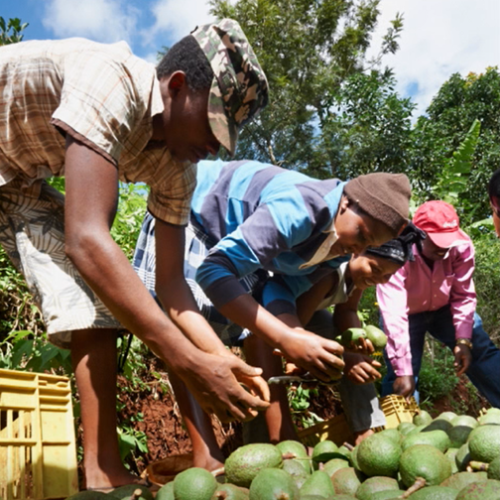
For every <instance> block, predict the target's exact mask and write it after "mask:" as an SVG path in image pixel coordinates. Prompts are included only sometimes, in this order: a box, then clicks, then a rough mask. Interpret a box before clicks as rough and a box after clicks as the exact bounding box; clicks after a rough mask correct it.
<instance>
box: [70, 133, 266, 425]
mask: <svg viewBox="0 0 500 500" xmlns="http://www.w3.org/2000/svg"><path fill="white" fill-rule="evenodd" d="M65 175H66V204H65V232H66V236H65V237H66V242H65V244H66V253H67V255H68V257H69V258H70V259H71V260H72V262H73V263H74V265H75V267H76V268H77V269H78V271H79V272H80V273H81V275H82V277H83V278H84V279H85V281H86V282H87V283H88V284H89V285H90V287H91V288H92V290H94V292H95V293H96V294H97V295H98V296H99V298H100V299H101V300H102V301H103V303H104V304H105V305H106V306H107V307H108V309H109V310H110V311H111V313H112V314H113V315H114V316H115V317H116V318H117V319H118V320H119V321H120V323H121V324H122V325H123V326H124V327H125V328H127V329H128V330H130V331H131V332H132V333H134V334H135V335H137V337H139V338H140V339H141V340H143V341H144V342H145V343H146V344H147V345H148V346H149V347H150V348H151V349H152V350H153V352H155V353H156V354H157V355H158V356H159V357H160V358H162V359H163V360H164V361H165V362H166V363H167V365H168V366H169V367H170V368H171V369H172V370H174V371H175V372H176V373H177V374H178V375H179V376H180V377H181V378H182V379H183V380H184V382H185V383H186V384H187V386H188V387H189V389H190V390H191V391H192V392H193V394H194V395H195V397H196V398H197V399H198V401H199V402H200V404H201V406H202V407H203V408H204V409H205V410H206V411H209V412H214V413H216V414H217V415H218V416H219V418H222V419H223V420H228V417H229V419H231V418H238V419H244V418H246V416H247V414H248V408H251V407H255V408H265V407H266V406H267V405H266V404H265V403H264V402H262V401H261V400H259V399H258V398H254V397H252V396H251V395H250V394H248V393H247V392H246V391H245V390H244V389H243V388H242V387H241V386H239V384H238V383H237V381H236V380H235V379H234V376H233V371H232V370H233V369H235V368H236V363H234V361H233V360H231V359H230V358H227V357H221V356H214V355H211V354H208V353H205V352H202V351H201V350H199V349H197V348H196V347H195V346H194V345H193V344H192V343H191V342H190V341H189V340H188V339H187V338H186V337H185V336H184V335H183V334H182V333H181V332H180V330H179V329H178V328H177V327H176V326H175V325H174V324H173V323H172V321H171V320H169V319H168V317H167V316H166V315H165V314H164V313H163V311H161V309H160V308H159V307H158V305H157V304H156V303H155V301H154V300H153V298H152V297H151V295H150V294H149V293H148V291H147V290H146V288H145V287H144V285H143V284H142V282H141V281H140V279H139V277H138V276H137V274H136V273H135V272H134V270H133V268H132V266H131V265H130V263H129V261H128V260H127V258H126V257H125V255H124V253H123V252H122V251H121V249H120V248H119V246H118V245H117V244H116V243H115V242H114V241H113V239H112V238H111V236H110V233H109V230H110V227H111V225H112V223H113V219H114V216H115V214H116V207H117V200H118V171H117V169H116V168H115V167H114V166H113V165H112V164H111V163H110V162H109V161H107V160H106V159H104V157H102V156H101V155H99V154H98V153H96V152H95V151H93V150H91V149H89V148H88V147H86V146H85V145H83V144H82V143H80V142H78V141H76V140H74V139H72V138H71V137H69V136H68V137H67V140H66V158H65ZM248 369H249V371H251V374H253V375H255V374H257V373H258V371H257V370H254V369H253V368H250V367H248ZM249 374H250V373H249ZM241 407H244V410H242V409H241Z"/></svg>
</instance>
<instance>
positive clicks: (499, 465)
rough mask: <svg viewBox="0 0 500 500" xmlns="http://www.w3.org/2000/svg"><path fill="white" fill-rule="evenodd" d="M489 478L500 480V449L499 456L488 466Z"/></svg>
mask: <svg viewBox="0 0 500 500" xmlns="http://www.w3.org/2000/svg"><path fill="white" fill-rule="evenodd" d="M488 479H496V480H500V450H499V455H498V457H497V458H494V459H493V460H492V461H491V462H490V465H489V466H488Z"/></svg>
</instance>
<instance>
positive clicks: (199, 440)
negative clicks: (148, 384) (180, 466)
mask: <svg viewBox="0 0 500 500" xmlns="http://www.w3.org/2000/svg"><path fill="white" fill-rule="evenodd" d="M168 378H169V380H170V384H171V385H172V389H173V391H174V394H175V399H176V401H177V403H178V405H179V411H180V412H181V415H182V418H183V420H184V424H185V425H186V430H187V432H188V434H189V437H190V438H191V443H192V445H193V466H194V467H201V468H203V469H207V470H209V471H213V470H216V469H218V468H220V467H222V465H223V464H224V455H223V454H222V451H221V449H220V447H219V445H218V443H217V439H216V437H215V433H214V429H213V425H212V419H211V418H210V416H209V415H207V414H206V413H205V412H204V411H203V410H202V409H201V407H200V405H199V404H198V402H197V401H196V399H195V398H194V396H193V395H192V394H191V393H190V392H189V390H188V389H187V387H186V385H185V384H184V382H183V381H182V380H181V379H180V378H179V377H178V376H177V375H176V374H175V373H173V372H169V374H168Z"/></svg>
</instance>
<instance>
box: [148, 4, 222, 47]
mask: <svg viewBox="0 0 500 500" xmlns="http://www.w3.org/2000/svg"><path fill="white" fill-rule="evenodd" d="M209 8H210V6H209V5H208V1H207V0H189V1H187V2H186V1H184V2H183V1H182V0H158V1H157V2H156V3H155V4H154V5H153V7H152V8H151V10H152V12H153V15H154V17H155V23H154V25H153V26H152V27H151V28H148V30H147V31H146V32H144V38H145V39H146V41H148V42H149V41H151V40H152V39H153V37H154V36H156V35H158V34H162V33H165V35H166V38H167V37H168V39H169V40H174V41H178V40H180V39H181V38H183V37H185V36H186V35H189V33H191V31H193V29H194V28H196V26H198V25H202V24H207V23H209V22H211V21H213V20H214V17H213V16H211V15H210V13H209ZM165 45H167V44H165Z"/></svg>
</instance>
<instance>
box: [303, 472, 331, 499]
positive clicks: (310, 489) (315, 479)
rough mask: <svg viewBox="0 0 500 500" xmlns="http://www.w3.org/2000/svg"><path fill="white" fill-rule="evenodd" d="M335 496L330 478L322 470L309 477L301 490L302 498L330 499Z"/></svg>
mask: <svg viewBox="0 0 500 500" xmlns="http://www.w3.org/2000/svg"><path fill="white" fill-rule="evenodd" d="M334 494H335V490H334V488H333V485H332V481H331V479H330V476H329V475H328V474H327V473H326V472H324V471H321V470H317V471H315V472H313V473H312V474H311V476H310V477H308V478H307V479H306V480H305V482H304V484H303V485H302V487H301V488H300V496H301V497H302V496H304V495H321V496H323V497H329V496H331V495H334Z"/></svg>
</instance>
